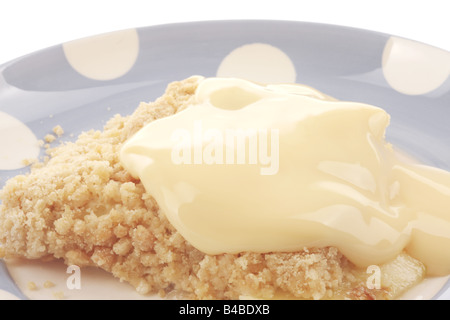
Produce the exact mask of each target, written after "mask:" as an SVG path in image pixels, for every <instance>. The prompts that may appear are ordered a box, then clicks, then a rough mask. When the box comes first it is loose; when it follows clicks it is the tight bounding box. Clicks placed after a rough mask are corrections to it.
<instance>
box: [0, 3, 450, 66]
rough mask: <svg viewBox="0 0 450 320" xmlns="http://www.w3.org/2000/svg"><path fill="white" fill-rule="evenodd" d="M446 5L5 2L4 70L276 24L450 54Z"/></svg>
mask: <svg viewBox="0 0 450 320" xmlns="http://www.w3.org/2000/svg"><path fill="white" fill-rule="evenodd" d="M449 2H450V1H448V0H376V1H372V0H308V1H303V0H220V1H218V0H184V1H181V0H157V1H155V0H146V1H144V0H76V1H73V0H2V1H1V2H0V64H3V63H5V62H7V61H9V60H11V59H14V58H16V57H20V56H22V55H25V54H27V53H31V52H34V51H36V50H39V49H43V48H46V47H49V46H52V45H56V44H59V43H62V42H66V41H69V40H74V39H78V38H82V37H86V36H90V35H95V34H99V33H103V32H109V31H115V30H121V29H126V28H133V27H143V26H151V25H157V24H164V23H173V22H187V21H204V20H224V19H225V20H228V19H275V20H297V21H308V22H320V23H328V24H335V25H344V26H350V27H356V28H362V29H369V30H374V31H379V32H383V33H387V34H391V35H396V36H402V37H405V38H409V39H413V40H417V41H421V42H425V43H428V44H430V45H434V46H437V47H440V48H442V49H445V50H448V51H450V35H449V34H450V14H449V9H448V7H449Z"/></svg>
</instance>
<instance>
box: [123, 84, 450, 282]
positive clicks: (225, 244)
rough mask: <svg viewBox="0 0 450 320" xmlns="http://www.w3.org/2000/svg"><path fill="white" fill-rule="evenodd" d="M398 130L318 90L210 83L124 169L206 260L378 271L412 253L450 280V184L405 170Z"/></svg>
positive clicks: (446, 176) (143, 141)
mask: <svg viewBox="0 0 450 320" xmlns="http://www.w3.org/2000/svg"><path fill="white" fill-rule="evenodd" d="M388 124H389V115H388V114H387V113H386V112H385V111H384V110H383V109H380V108H378V107H375V106H371V105H368V104H363V103H356V102H344V101H336V100H334V99H333V98H330V97H328V96H326V95H324V94H322V93H320V92H318V91H316V90H314V89H312V88H309V87H306V86H302V85H296V84H289V85H288V84H280V85H259V84H256V83H253V82H249V81H245V80H241V79H233V78H206V79H203V80H202V81H201V82H200V84H199V87H198V88H197V90H196V93H195V99H194V103H193V104H192V105H190V106H189V107H188V108H186V109H185V110H182V111H180V112H179V113H177V114H175V115H173V116H169V117H166V118H162V119H159V120H156V121H153V122H151V123H149V124H148V125H147V126H145V127H143V128H142V129H141V130H140V131H138V132H137V133H136V134H135V135H134V136H133V137H132V138H131V139H129V140H128V141H127V142H126V143H125V145H124V146H123V148H122V149H121V154H120V159H121V161H122V164H123V166H124V167H125V169H127V170H128V171H129V172H130V173H131V174H132V175H133V176H134V177H135V178H138V179H140V180H141V181H142V183H143V184H144V186H145V189H146V191H147V192H148V193H150V194H151V195H152V196H153V197H154V198H155V200H156V201H157V202H158V204H159V206H160V208H161V209H162V210H163V212H165V214H166V215H167V217H168V219H169V221H170V222H171V223H172V225H173V226H174V227H175V228H176V229H177V230H178V231H179V232H180V233H181V235H182V236H183V237H184V238H185V239H186V240H187V241H189V242H190V243H191V244H192V245H193V246H194V247H196V248H197V249H199V250H201V251H203V252H204V253H207V254H220V253H238V252H244V251H246V252H248V251H253V252H285V251H299V250H302V249H303V248H305V247H325V246H334V247H337V248H339V250H340V251H341V252H342V253H343V254H344V255H345V256H346V257H347V258H348V259H349V260H350V261H352V262H353V263H355V264H356V265H357V266H361V267H367V266H369V265H374V264H375V265H378V264H383V263H385V262H388V261H390V260H392V259H394V258H395V257H396V256H397V255H398V254H399V253H401V252H402V251H403V250H406V251H407V253H409V254H410V255H411V256H412V257H414V258H416V259H418V260H420V261H422V262H423V263H424V264H425V265H426V267H427V272H428V274H430V275H444V274H450V172H447V171H444V170H441V169H437V168H432V167H428V166H425V165H419V164H413V163H408V162H404V161H402V160H400V158H399V157H398V156H397V155H396V153H395V152H394V150H393V149H392V146H391V145H390V144H389V143H387V142H386V141H385V130H386V127H387V126H388Z"/></svg>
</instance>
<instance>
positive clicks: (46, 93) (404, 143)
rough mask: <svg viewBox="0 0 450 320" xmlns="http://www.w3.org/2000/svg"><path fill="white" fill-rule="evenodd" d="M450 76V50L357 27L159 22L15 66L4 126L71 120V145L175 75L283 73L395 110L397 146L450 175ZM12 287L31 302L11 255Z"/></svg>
mask: <svg viewBox="0 0 450 320" xmlns="http://www.w3.org/2000/svg"><path fill="white" fill-rule="evenodd" d="M449 74H450V53H449V52H448V51H445V50H442V49H439V48H435V47H431V46H428V45H426V44H423V43H419V42H416V41H413V40H409V39H403V38H399V37H396V36H392V35H388V34H382V33H377V32H371V31H366V30H359V29H354V28H348V27H338V26H333V25H324V24H314V23H303V22H294V21H260V20H250V21H240V20H234V21H214V22H195V23H180V24H170V25H161V26H152V27H147V28H139V29H129V30H122V31H115V32H112V33H108V34H102V35H97V36H93V37H89V38H85V39H79V40H75V41H72V42H69V43H64V44H61V45H57V46H54V47H51V48H48V49H44V50H41V51H38V52H36V53H32V54H30V55H27V56H24V57H20V58H18V59H16V60H13V61H11V62H9V63H6V64H3V65H2V66H0V125H1V123H2V122H1V119H2V118H3V119H13V120H14V123H16V122H17V123H18V124H19V126H20V128H19V131H20V130H22V131H21V132H24V131H27V130H28V131H27V132H28V133H27V134H28V135H27V137H28V138H27V139H31V140H32V138H33V137H34V138H35V139H36V140H40V139H44V137H45V136H46V135H47V134H49V133H52V132H51V129H52V128H53V127H55V126H56V125H61V127H62V128H64V131H65V134H64V136H63V137H62V138H61V140H64V141H70V140H75V139H76V137H77V136H78V134H79V133H81V132H83V131H86V130H90V129H101V128H102V127H103V125H104V124H105V122H106V121H107V120H108V119H110V118H111V117H112V116H113V115H114V114H116V113H120V114H122V115H125V114H130V113H132V112H133V111H134V109H135V108H136V107H137V105H138V104H139V102H141V101H151V100H154V99H155V98H157V97H159V96H160V95H161V94H162V93H163V91H164V89H165V87H166V85H167V84H168V83H169V82H171V81H175V80H181V79H184V78H187V77H189V76H191V75H203V76H206V77H210V76H241V77H247V78H249V79H252V80H255V81H263V82H265V81H270V80H271V79H272V80H274V81H278V82H279V81H281V82H297V83H302V84H306V85H309V86H311V87H314V88H316V89H318V90H320V91H322V92H324V93H326V94H329V95H331V96H333V97H335V98H337V99H340V100H352V101H359V102H365V103H369V104H373V105H377V106H379V107H382V108H384V109H385V110H386V111H387V112H388V113H390V114H391V125H390V126H389V128H388V132H387V140H388V141H390V142H392V143H393V144H394V145H396V146H398V147H399V148H400V149H402V150H404V151H405V152H406V153H408V154H409V155H411V156H412V157H414V158H416V159H418V160H420V161H422V162H424V163H427V164H430V165H433V166H436V167H440V168H442V169H446V170H450V147H449V146H450V125H449V119H450V78H449ZM3 129H4V128H3ZM1 130H2V128H1V127H0V131H1ZM30 133H31V135H30ZM3 136H4V134H3ZM5 140H7V139H5V138H0V148H3V150H2V153H3V154H5V152H6V153H9V154H12V153H13V151H11V150H10V149H8V150H5V149H4V148H5V143H7V141H5ZM31 142H32V141H30V143H31ZM20 147H21V144H20V143H19V144H16V145H15V146H14V149H13V150H14V152H15V150H16V149H17V150H19V151H20ZM23 148H25V147H23ZM41 149H42V148H41ZM27 150H29V149H27ZM22 151H23V150H22ZM25 151H26V150H25ZM40 152H41V153H40V156H43V155H44V153H43V151H42V150H41V151H40ZM2 161H4V159H3V158H2V157H1V153H0V188H1V187H2V186H3V184H4V183H5V181H6V180H7V179H8V178H10V177H12V176H15V175H17V174H20V173H25V172H27V171H28V168H26V167H22V166H21V165H17V166H13V165H12V166H11V164H9V166H7V165H5V166H2ZM1 169H3V170H1ZM449 288H450V283H449V282H447V283H446V285H445V286H444V287H443V288H442V289H441V290H440V291H439V292H437V293H436V294H435V295H434V298H435V299H448V298H449V297H450V289H449ZM0 289H2V290H4V291H7V292H10V293H12V294H13V295H15V296H17V297H19V298H25V295H23V293H22V292H21V291H20V290H19V289H18V287H17V286H16V285H15V282H14V281H13V280H12V279H11V277H10V276H9V274H8V272H7V269H6V268H5V266H4V264H3V262H0Z"/></svg>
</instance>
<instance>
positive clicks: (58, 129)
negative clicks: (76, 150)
mask: <svg viewBox="0 0 450 320" xmlns="http://www.w3.org/2000/svg"><path fill="white" fill-rule="evenodd" d="M53 133H54V134H56V136H57V137H61V136H62V135H63V134H64V130H63V128H62V127H61V126H60V125H57V126H55V127H54V128H53Z"/></svg>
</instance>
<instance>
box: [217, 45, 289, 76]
mask: <svg viewBox="0 0 450 320" xmlns="http://www.w3.org/2000/svg"><path fill="white" fill-rule="evenodd" d="M216 75H217V77H236V78H242V79H246V80H250V81H256V82H260V83H295V81H296V78H297V74H296V70H295V66H294V64H293V63H292V60H291V59H290V58H289V57H288V56H287V55H286V53H284V52H283V51H282V50H280V49H278V48H276V47H274V46H272V45H269V44H265V43H252V44H247V45H244V46H242V47H239V48H236V49H234V50H233V51H232V52H230V53H229V54H228V55H227V56H226V57H225V59H223V61H222V62H221V64H220V66H219V68H218V70H217V74H216Z"/></svg>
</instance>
